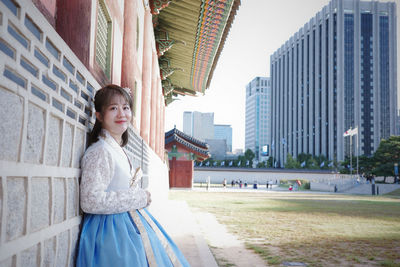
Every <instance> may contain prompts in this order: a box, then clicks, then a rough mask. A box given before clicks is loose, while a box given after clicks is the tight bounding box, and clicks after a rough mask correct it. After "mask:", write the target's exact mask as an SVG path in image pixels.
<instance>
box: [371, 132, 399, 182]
mask: <svg viewBox="0 0 400 267" xmlns="http://www.w3.org/2000/svg"><path fill="white" fill-rule="evenodd" d="M374 160H375V166H376V167H375V168H374V169H373V171H372V172H373V174H375V175H378V176H384V177H385V180H386V176H394V163H399V162H400V136H390V137H389V139H387V140H384V139H382V141H381V142H380V144H379V147H378V149H377V150H376V151H375V154H374Z"/></svg>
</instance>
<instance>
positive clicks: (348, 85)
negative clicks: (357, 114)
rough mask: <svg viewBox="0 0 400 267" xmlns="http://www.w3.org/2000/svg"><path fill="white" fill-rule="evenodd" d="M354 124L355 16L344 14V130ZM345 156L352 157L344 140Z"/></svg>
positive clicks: (348, 143) (348, 141) (346, 141)
mask: <svg viewBox="0 0 400 267" xmlns="http://www.w3.org/2000/svg"><path fill="white" fill-rule="evenodd" d="M350 127H352V128H355V123H354V15H353V14H344V128H345V129H350ZM344 144H345V145H344V149H345V155H346V156H347V155H350V149H349V147H350V140H349V138H345V139H344Z"/></svg>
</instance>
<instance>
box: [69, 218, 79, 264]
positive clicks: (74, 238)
mask: <svg viewBox="0 0 400 267" xmlns="http://www.w3.org/2000/svg"><path fill="white" fill-rule="evenodd" d="M71 235H72V237H71V239H72V240H71V241H72V242H71V246H72V248H71V256H70V262H69V266H70V267H74V266H75V261H76V256H77V253H78V239H79V226H78V225H77V226H74V227H73V228H72V229H71Z"/></svg>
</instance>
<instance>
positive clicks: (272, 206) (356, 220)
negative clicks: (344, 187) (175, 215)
mask: <svg viewBox="0 0 400 267" xmlns="http://www.w3.org/2000/svg"><path fill="white" fill-rule="evenodd" d="M399 194H400V192H399V193H398V194H393V195H391V196H386V197H385V196H379V197H377V196H375V197H369V196H348V195H336V194H335V195H333V194H310V193H301V192H299V193H288V192H285V193H280V192H274V193H270V194H266V193H256V192H254V193H245V192H198V191H171V192H170V199H178V200H185V201H187V203H188V204H189V206H190V207H192V208H196V209H201V210H202V211H206V212H210V213H212V214H214V215H215V216H216V218H217V220H218V221H219V223H221V224H224V225H226V226H227V227H228V229H229V231H230V232H231V233H233V234H235V235H236V236H237V237H239V238H240V239H242V240H243V241H244V242H245V244H246V246H247V247H248V248H249V249H252V250H254V251H255V252H256V253H258V254H260V255H261V257H263V259H264V260H265V261H266V263H268V264H270V265H279V264H281V263H282V262H284V261H290V262H294V261H295V262H303V263H306V264H307V265H308V266H392V267H393V266H398V267H400V199H399V197H398V195H399Z"/></svg>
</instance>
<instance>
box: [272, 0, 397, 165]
mask: <svg viewBox="0 0 400 267" xmlns="http://www.w3.org/2000/svg"><path fill="white" fill-rule="evenodd" d="M396 75H397V66H396V6H395V3H394V2H389V3H379V2H376V1H372V2H369V1H368V2H363V1H359V0H332V1H331V2H330V3H329V4H328V5H327V6H325V7H324V8H323V9H322V10H321V11H320V12H319V13H317V14H316V16H315V17H313V18H311V20H310V21H309V22H308V23H306V24H305V25H304V27H303V28H301V29H300V30H299V31H298V32H297V33H295V34H294V35H293V36H292V37H291V38H290V39H289V40H288V41H287V42H285V44H284V45H282V47H281V48H279V49H278V50H277V51H276V52H275V53H274V54H273V55H272V56H271V83H272V99H273V101H272V103H273V104H272V140H273V141H272V142H273V143H274V146H273V147H272V148H273V149H272V155H273V156H274V157H275V158H276V159H277V160H278V162H279V163H280V164H281V165H282V163H284V162H285V160H286V157H287V154H288V153H291V154H292V155H294V156H296V155H298V154H300V153H308V154H312V155H325V156H327V157H328V158H329V159H331V160H343V159H344V157H345V156H346V155H348V154H349V153H350V146H349V142H350V139H349V138H350V137H343V133H344V132H345V131H346V130H348V129H350V128H356V127H357V128H358V138H355V137H353V138H354V139H353V144H356V145H354V146H353V148H352V149H353V151H352V153H353V155H371V154H373V152H374V151H375V150H376V149H377V148H378V145H379V142H380V140H381V139H382V138H388V137H389V136H390V135H393V134H395V127H396V109H397V84H396ZM357 141H358V144H357V143H356V142H357Z"/></svg>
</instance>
